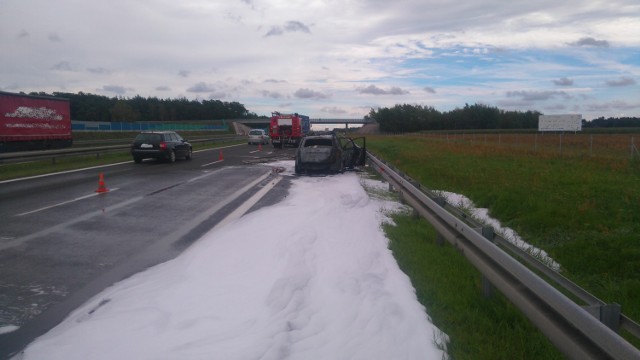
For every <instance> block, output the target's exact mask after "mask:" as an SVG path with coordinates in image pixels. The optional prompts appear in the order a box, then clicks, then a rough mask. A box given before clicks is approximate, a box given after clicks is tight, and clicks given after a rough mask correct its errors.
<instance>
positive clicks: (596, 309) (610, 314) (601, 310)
mask: <svg viewBox="0 0 640 360" xmlns="http://www.w3.org/2000/svg"><path fill="white" fill-rule="evenodd" d="M583 308H584V309H585V310H586V311H587V312H588V313H589V314H591V315H593V317H595V318H596V319H598V320H600V322H601V323H603V324H605V325H606V326H607V327H608V328H609V329H611V330H613V331H615V332H618V330H619V329H620V304H616V303H613V304H604V305H591V306H583Z"/></svg>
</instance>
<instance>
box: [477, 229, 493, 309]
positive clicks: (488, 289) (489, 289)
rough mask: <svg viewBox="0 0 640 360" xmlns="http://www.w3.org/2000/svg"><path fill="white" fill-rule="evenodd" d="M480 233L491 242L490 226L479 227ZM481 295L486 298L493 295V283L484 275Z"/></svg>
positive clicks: (491, 232)
mask: <svg viewBox="0 0 640 360" xmlns="http://www.w3.org/2000/svg"><path fill="white" fill-rule="evenodd" d="M480 233H481V234H482V236H483V237H484V238H485V239H487V240H489V241H491V242H493V236H494V231H493V227H492V226H483V227H482V228H481V229H480ZM482 295H483V296H484V297H486V298H488V297H491V296H492V295H493V285H492V284H491V281H489V279H487V278H486V277H485V276H483V277H482Z"/></svg>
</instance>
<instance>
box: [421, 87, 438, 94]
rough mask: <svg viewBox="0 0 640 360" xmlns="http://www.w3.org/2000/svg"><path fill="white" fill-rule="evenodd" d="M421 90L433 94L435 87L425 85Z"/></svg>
mask: <svg viewBox="0 0 640 360" xmlns="http://www.w3.org/2000/svg"><path fill="white" fill-rule="evenodd" d="M423 90H424V91H426V92H428V93H429V94H435V93H436V89H434V88H432V87H429V86H427V87H425V88H424V89H423Z"/></svg>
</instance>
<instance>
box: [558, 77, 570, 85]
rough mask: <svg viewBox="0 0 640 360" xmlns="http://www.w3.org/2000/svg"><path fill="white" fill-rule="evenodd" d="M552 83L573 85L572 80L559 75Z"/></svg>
mask: <svg viewBox="0 0 640 360" xmlns="http://www.w3.org/2000/svg"><path fill="white" fill-rule="evenodd" d="M553 83H554V84H556V85H558V86H571V85H573V80H571V79H569V78H567V77H561V78H560V79H558V80H553Z"/></svg>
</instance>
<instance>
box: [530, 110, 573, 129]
mask: <svg viewBox="0 0 640 360" xmlns="http://www.w3.org/2000/svg"><path fill="white" fill-rule="evenodd" d="M538 131H582V115H581V114H565V115H540V117H538Z"/></svg>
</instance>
